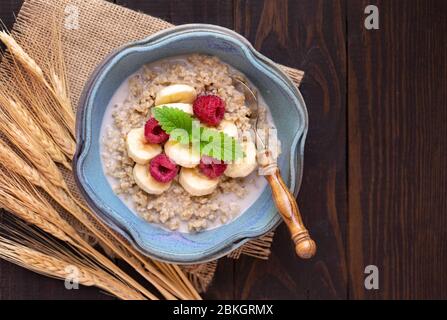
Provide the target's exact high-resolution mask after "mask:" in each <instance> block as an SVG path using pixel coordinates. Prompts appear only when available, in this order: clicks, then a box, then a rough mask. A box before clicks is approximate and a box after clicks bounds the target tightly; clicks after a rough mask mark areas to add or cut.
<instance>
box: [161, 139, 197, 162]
mask: <svg viewBox="0 0 447 320" xmlns="http://www.w3.org/2000/svg"><path fill="white" fill-rule="evenodd" d="M165 153H166V155H167V156H168V157H169V158H170V159H172V161H174V162H175V163H176V164H178V165H179V166H182V167H186V168H194V167H195V166H197V165H198V164H199V163H200V154H199V153H198V152H196V151H195V150H193V149H192V147H191V146H190V145H188V144H181V143H179V142H177V141H173V140H169V141H168V142H166V144H165Z"/></svg>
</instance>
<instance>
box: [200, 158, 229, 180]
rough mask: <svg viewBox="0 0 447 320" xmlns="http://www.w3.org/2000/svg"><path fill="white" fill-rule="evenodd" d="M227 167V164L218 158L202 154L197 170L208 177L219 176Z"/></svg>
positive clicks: (214, 177)
mask: <svg viewBox="0 0 447 320" xmlns="http://www.w3.org/2000/svg"><path fill="white" fill-rule="evenodd" d="M226 169H227V165H226V164H225V163H224V162H223V161H220V160H216V159H214V158H211V157H207V156H203V157H202V159H200V164H199V170H200V172H202V173H203V174H204V175H206V176H207V177H208V178H210V179H216V178H219V177H220V176H221V175H222V174H223V173H224V171H225V170H226Z"/></svg>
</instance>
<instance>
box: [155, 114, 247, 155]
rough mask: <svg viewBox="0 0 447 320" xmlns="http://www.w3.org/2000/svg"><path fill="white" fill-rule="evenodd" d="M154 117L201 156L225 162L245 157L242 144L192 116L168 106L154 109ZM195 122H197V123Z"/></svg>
mask: <svg viewBox="0 0 447 320" xmlns="http://www.w3.org/2000/svg"><path fill="white" fill-rule="evenodd" d="M153 116H154V118H155V119H156V120H157V121H158V123H159V124H160V126H161V128H162V129H163V130H164V131H165V132H166V133H168V134H170V135H171V136H173V137H174V138H175V139H176V140H177V141H179V142H180V143H184V144H187V143H192V145H193V146H194V147H195V148H197V149H198V151H199V152H200V155H202V156H203V155H205V156H209V157H213V158H215V159H217V160H222V161H225V162H228V161H234V160H237V159H239V158H242V157H243V156H244V153H243V151H242V148H241V146H240V144H239V143H238V142H237V141H236V139H234V138H233V137H230V136H229V135H227V134H225V133H223V132H220V131H217V130H216V129H212V128H208V127H204V126H202V125H200V124H199V121H198V120H196V119H194V118H193V117H192V116H191V115H190V114H188V113H186V112H184V111H182V110H180V109H177V108H170V107H166V106H161V107H157V108H154V110H153ZM194 121H197V122H196V123H195V122H194Z"/></svg>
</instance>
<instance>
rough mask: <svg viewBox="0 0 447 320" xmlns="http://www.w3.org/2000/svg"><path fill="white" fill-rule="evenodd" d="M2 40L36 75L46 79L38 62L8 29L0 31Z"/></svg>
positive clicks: (27, 68)
mask: <svg viewBox="0 0 447 320" xmlns="http://www.w3.org/2000/svg"><path fill="white" fill-rule="evenodd" d="M0 40H1V41H2V42H3V43H4V44H5V46H6V47H7V48H8V50H9V51H10V52H11V54H12V55H13V56H14V57H15V58H16V59H17V60H19V61H20V63H21V64H22V65H23V66H24V67H25V68H26V70H28V72H30V73H31V74H32V75H34V76H35V77H38V78H39V79H41V80H43V81H46V80H45V76H44V75H43V71H42V69H41V68H40V67H39V66H38V64H37V63H36V62H35V61H34V60H33V59H32V58H31V57H30V56H29V55H28V54H27V53H26V52H25V51H24V50H23V49H22V47H20V46H19V44H18V43H17V42H16V41H15V40H14V38H13V37H11V35H9V34H8V33H7V32H6V31H0Z"/></svg>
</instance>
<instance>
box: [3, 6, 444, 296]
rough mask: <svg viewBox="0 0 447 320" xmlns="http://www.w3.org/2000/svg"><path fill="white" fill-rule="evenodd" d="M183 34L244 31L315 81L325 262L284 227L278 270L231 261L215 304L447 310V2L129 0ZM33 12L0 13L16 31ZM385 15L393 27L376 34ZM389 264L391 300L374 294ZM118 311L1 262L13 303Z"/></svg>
mask: <svg viewBox="0 0 447 320" xmlns="http://www.w3.org/2000/svg"><path fill="white" fill-rule="evenodd" d="M115 2H117V3H119V4H121V5H124V6H126V7H128V8H131V9H135V10H139V11H142V12H145V13H148V14H151V15H154V16H157V17H160V18H162V19H165V20H167V21H169V22H171V23H174V24H183V23H193V22H203V23H213V24H218V25H221V26H225V27H228V28H231V29H233V30H236V31H237V32H239V33H241V34H242V35H244V36H245V37H247V38H248V39H249V40H250V41H251V42H252V43H253V44H254V46H255V47H256V48H257V49H258V50H259V51H260V52H262V53H263V54H265V55H266V56H268V57H270V58H272V59H273V60H275V61H277V62H279V63H282V64H285V65H289V66H291V67H296V68H299V69H302V70H304V71H305V72H306V76H305V78H304V82H303V84H302V86H301V88H300V89H301V92H302V94H303V96H304V99H305V101H306V103H307V108H308V112H309V121H310V124H309V134H308V139H307V143H306V151H305V164H304V165H305V169H304V178H303V183H302V187H301V191H300V194H299V196H298V201H299V204H300V208H301V211H302V212H303V216H304V221H305V223H306V224H307V227H308V229H309V230H310V231H311V233H312V235H313V237H314V239H315V240H316V241H317V244H318V245H319V247H318V253H317V256H316V257H315V258H314V259H312V260H310V261H302V260H299V259H298V258H296V256H295V254H294V251H293V246H292V244H291V242H290V239H289V235H288V233H287V230H286V228H285V227H284V226H280V227H279V229H278V231H277V233H276V236H275V240H274V244H273V248H272V255H271V257H270V259H269V260H268V261H261V260H257V259H253V258H250V257H242V258H241V259H239V260H231V259H222V260H220V261H219V265H218V269H217V273H216V278H215V280H214V282H213V284H212V285H211V287H210V288H209V290H208V292H207V293H206V295H205V298H209V299H346V298H349V299H416V298H422V299H433V298H442V299H447V275H446V274H445V270H446V268H447V251H446V245H447V231H446V230H447V228H446V227H447V216H446V212H447V200H446V198H447V172H446V171H447V170H446V156H447V142H446V138H447V125H446V123H447V36H446V34H447V1H445V0H368V1H366V0H331V1H327V0H214V1H208V0H183V1H182V0H151V1H145V0H116V1H115ZM21 3H22V0H6V1H2V2H1V4H0V18H1V19H2V20H3V21H4V23H5V24H6V26H8V27H10V26H11V25H12V22H13V17H14V15H13V12H15V13H17V12H18V10H19V8H20V5H21ZM370 4H373V5H376V6H377V7H378V9H379V14H380V29H379V30H371V31H369V30H366V29H365V27H364V19H365V17H366V15H365V13H364V10H365V7H366V6H367V5H370ZM367 265H376V266H377V267H378V270H379V289H378V290H366V289H365V286H364V279H365V274H364V269H365V267H366V266H367ZM35 298H40V299H76V298H82V299H107V298H109V297H108V296H106V295H105V294H103V293H101V292H100V291H99V290H97V289H95V288H82V289H81V290H79V291H74V290H71V291H69V290H66V289H65V288H64V285H63V282H61V281H57V280H52V279H48V278H45V277H42V276H39V275H36V274H34V273H32V272H29V271H26V270H24V269H21V268H19V267H17V266H14V265H12V264H10V263H7V262H4V261H0V299H35Z"/></svg>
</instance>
